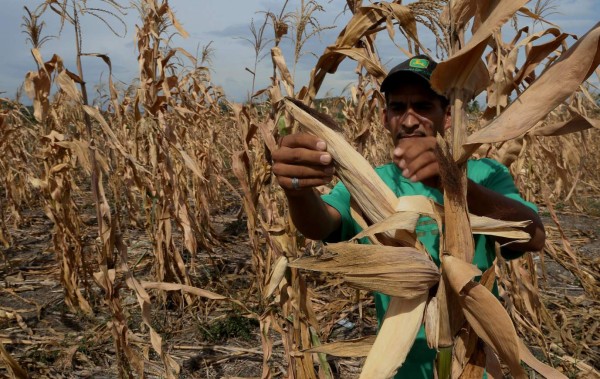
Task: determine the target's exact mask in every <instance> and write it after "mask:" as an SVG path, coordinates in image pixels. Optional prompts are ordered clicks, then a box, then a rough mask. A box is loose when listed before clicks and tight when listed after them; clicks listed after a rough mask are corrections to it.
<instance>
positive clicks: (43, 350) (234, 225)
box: [0, 207, 600, 378]
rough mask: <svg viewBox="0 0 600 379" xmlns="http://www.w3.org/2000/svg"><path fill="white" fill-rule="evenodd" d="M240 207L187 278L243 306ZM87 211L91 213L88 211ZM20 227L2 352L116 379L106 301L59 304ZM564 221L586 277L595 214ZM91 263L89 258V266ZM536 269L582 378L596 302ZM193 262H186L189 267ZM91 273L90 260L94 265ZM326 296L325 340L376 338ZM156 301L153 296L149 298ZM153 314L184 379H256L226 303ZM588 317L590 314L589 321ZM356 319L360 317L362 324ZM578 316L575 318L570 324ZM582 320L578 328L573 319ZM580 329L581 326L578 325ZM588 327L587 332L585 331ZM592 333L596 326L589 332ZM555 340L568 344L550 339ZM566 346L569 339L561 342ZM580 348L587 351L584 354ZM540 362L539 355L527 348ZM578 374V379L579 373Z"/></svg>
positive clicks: (242, 329) (247, 334) (138, 268)
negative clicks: (332, 309) (87, 311)
mask: <svg viewBox="0 0 600 379" xmlns="http://www.w3.org/2000/svg"><path fill="white" fill-rule="evenodd" d="M237 210H238V209H236V207H232V208H231V209H230V210H229V212H224V213H221V214H218V215H215V218H214V220H213V221H214V224H215V225H216V229H217V231H218V232H219V233H220V235H221V242H222V246H221V247H219V248H216V249H215V250H214V251H213V252H210V253H209V252H207V251H198V252H197V253H196V254H195V256H193V257H192V256H185V258H186V259H188V260H190V261H191V260H193V265H192V267H193V268H194V269H193V271H192V272H191V273H190V274H191V276H192V279H193V281H194V284H195V285H196V286H198V287H201V288H206V289H210V290H212V291H214V292H217V293H221V294H224V295H230V296H232V297H235V298H237V299H240V300H241V301H242V302H244V301H247V302H248V303H249V304H252V302H253V298H252V297H253V296H254V294H255V292H256V291H255V290H254V289H253V288H252V280H251V277H252V270H251V262H250V256H251V254H250V248H249V245H248V238H247V230H246V227H245V222H244V220H238V219H237V218H236V214H237ZM90 213H92V212H90ZM23 216H24V222H23V223H22V224H21V225H20V226H19V228H15V229H13V230H10V233H11V235H12V237H13V245H12V247H10V248H8V249H3V250H2V251H1V252H2V256H1V258H2V260H3V261H2V265H0V277H1V278H2V279H3V280H2V282H1V283H0V290H1V292H2V296H1V297H0V325H1V326H2V329H1V330H0V340H1V341H2V343H3V344H4V346H5V347H6V349H7V350H8V351H9V352H10V353H11V354H12V355H13V356H14V357H15V358H16V359H17V360H18V361H19V363H20V364H21V365H22V366H23V367H24V368H25V369H26V370H27V371H28V372H29V374H30V375H31V377H32V378H116V377H118V375H117V367H116V359H115V351H114V345H113V343H112V336H111V333H110V330H109V328H108V327H107V323H108V322H109V321H110V314H109V312H108V309H107V307H106V306H105V305H103V303H102V294H101V293H99V291H98V290H97V288H98V287H97V286H95V285H94V284H92V283H89V285H87V286H85V287H86V288H88V290H87V292H86V296H88V298H90V299H91V302H92V305H93V307H94V310H95V313H94V315H92V316H85V315H83V314H80V313H73V312H71V311H70V310H69V309H68V307H67V306H66V304H65V303H64V297H63V290H62V286H61V285H60V283H59V267H58V265H57V263H56V255H55V253H54V252H53V251H52V241H51V238H52V234H51V233H52V228H53V226H52V223H51V221H50V220H48V219H47V217H46V216H45V215H44V214H43V213H42V212H41V211H40V210H34V211H26V212H24V213H23ZM560 219H561V223H562V225H563V229H564V231H565V233H566V234H567V235H568V237H569V239H570V241H571V244H572V247H573V249H575V250H576V251H577V253H578V254H580V255H581V256H582V257H583V258H584V259H583V262H585V264H587V265H589V266H590V269H592V270H599V269H600V254H599V252H600V242H599V240H598V236H599V235H600V219H599V218H598V217H595V216H593V215H584V214H574V213H568V212H563V213H561V214H560ZM544 221H545V224H546V225H547V226H548V227H550V230H549V237H552V238H556V235H555V233H556V231H554V230H553V229H552V228H551V227H552V225H553V223H552V221H551V219H550V218H549V217H545V218H544ZM86 222H87V223H89V225H90V228H89V230H88V236H87V238H86V240H88V241H89V244H90V246H88V249H87V250H86V251H87V252H88V253H89V252H90V251H92V250H91V246H93V241H94V239H95V234H94V233H95V228H94V227H93V225H94V223H95V220H94V219H93V217H92V216H87V220H86ZM127 243H128V246H129V265H130V267H133V271H134V275H135V276H136V277H137V278H139V279H143V278H146V277H150V275H151V270H152V267H151V265H152V261H151V259H150V254H151V252H152V246H151V242H150V241H148V239H147V238H146V236H145V235H144V233H143V231H141V230H137V231H136V230H131V231H129V235H128V236H127ZM89 259H92V258H91V255H89V256H88V260H89ZM534 259H535V260H536V261H537V262H539V263H540V267H543V269H540V275H541V278H542V279H541V281H540V289H541V294H542V299H543V301H544V302H545V304H546V305H547V307H548V309H549V310H550V312H551V314H553V312H556V314H554V316H555V319H556V322H557V323H559V325H562V326H564V328H569V330H568V333H567V335H568V336H570V338H572V340H574V341H580V342H581V344H582V348H581V349H580V351H579V352H577V354H575V356H574V354H573V353H572V352H567V351H565V347H564V346H561V344H560V343H558V344H555V346H554V347H552V349H553V354H554V356H555V357H556V360H555V362H554V363H555V364H561V363H564V359H565V358H564V357H565V356H567V357H573V356H574V358H573V359H574V360H575V363H574V364H572V365H571V366H573V370H572V371H571V372H566V374H568V375H569V376H570V377H585V376H581V375H582V374H581V370H580V369H581V367H579V369H577V368H575V366H574V365H575V364H577V362H579V363H582V364H584V365H594V366H595V368H596V370H598V369H600V367H599V364H600V363H599V362H597V361H595V362H594V361H590V360H589V359H590V357H592V359H593V357H598V356H600V352H599V351H598V349H599V346H598V336H599V333H600V331H599V329H598V321H595V323H594V321H593V320H591V321H590V320H588V319H586V317H592V316H593V315H594V314H596V315H597V311H598V306H599V301H598V299H592V298H589V296H586V294H585V291H584V290H583V287H582V285H581V283H580V282H579V281H578V279H577V277H575V276H574V275H572V274H571V273H570V272H569V271H567V270H566V269H565V268H564V267H563V266H561V265H560V264H559V263H557V262H556V261H555V260H553V259H552V258H551V257H549V256H548V255H544V256H541V257H540V256H538V257H536V258H534ZM190 263H191V262H190ZM90 265H93V262H90ZM336 291H337V292H336V293H335V294H333V293H332V296H348V298H347V299H345V300H346V308H345V309H341V310H340V312H339V313H338V314H336V315H334V319H335V321H336V322H334V323H333V326H332V327H331V331H330V333H329V335H328V339H329V340H338V339H347V338H352V337H360V336H365V335H372V334H374V332H375V327H376V324H375V318H374V309H373V308H374V306H373V303H372V301H370V299H369V297H368V296H365V297H361V299H360V305H361V307H360V308H361V312H360V313H359V310H358V309H359V307H358V306H357V303H356V300H352V299H350V298H352V297H353V296H352V293H353V292H348V293H346V292H344V291H341V292H340V291H339V289H336ZM120 296H121V298H122V304H123V306H124V308H125V312H126V316H127V318H128V327H129V328H130V329H131V330H132V331H133V333H134V336H138V337H139V338H135V339H132V341H131V342H132V344H134V345H135V346H137V347H138V348H139V349H140V350H141V351H142V352H144V353H145V354H146V362H147V363H146V368H145V370H146V372H147V374H148V377H149V378H159V377H162V376H161V372H162V366H161V364H160V362H159V360H158V359H157V356H156V354H154V352H153V351H152V349H151V348H150V344H149V338H148V331H147V328H145V327H144V326H143V324H142V322H141V316H140V311H139V307H138V305H137V301H136V298H135V296H134V295H133V294H132V293H131V291H129V290H128V289H127V288H126V287H124V286H122V288H121V289H120ZM154 296H158V295H157V294H156V293H154ZM156 303H157V304H159V303H160V304H165V305H163V306H162V307H161V308H156V309H154V310H153V313H152V314H153V317H152V323H153V327H154V328H155V330H156V331H157V332H159V333H160V334H161V335H162V337H163V340H164V342H166V345H167V346H168V347H169V354H171V355H172V356H173V357H174V358H175V359H176V361H177V362H178V363H179V364H180V365H181V368H182V369H181V377H182V378H235V377H239V378H252V377H257V378H258V377H260V375H261V367H262V348H261V342H260V338H259V336H258V323H257V321H256V320H253V319H249V318H247V317H244V316H245V315H244V313H243V312H242V310H241V309H239V308H236V307H235V306H232V305H231V304H229V303H224V302H220V303H219V302H215V301H204V302H201V303H199V304H197V305H195V306H194V307H193V308H192V309H190V308H185V309H184V308H182V307H180V306H177V305H176V302H169V301H163V302H158V301H157V302H156ZM586 312H588V313H589V315H588V316H586ZM360 315H362V317H361V316H360ZM573 315H575V316H573ZM576 315H579V317H581V322H580V323H579V324H578V323H577V321H575V322H574V321H573V317H576ZM577 325H580V326H581V327H579V328H578V327H577ZM590 325H592V326H591V327H590ZM594 325H595V326H594ZM272 337H273V340H274V341H275V343H274V349H273V350H274V353H273V358H272V360H271V367H272V372H273V374H274V375H275V376H276V377H277V376H279V377H281V374H283V373H284V372H285V359H284V356H283V349H282V346H281V343H280V339H279V338H278V335H277V334H276V333H273V334H272ZM555 337H556V338H555V339H557V340H560V339H561V338H563V339H564V337H561V336H555ZM566 342H568V341H566ZM586 348H587V349H590V351H591V353H590V352H589V351H588V352H587V353H586ZM532 350H533V351H534V353H536V355H538V356H540V357H541V350H539V349H536V348H535V347H533V348H532ZM329 362H330V365H331V367H332V369H333V371H334V372H335V374H336V376H337V377H340V378H355V377H357V375H358V373H359V369H360V364H361V360H358V359H335V358H330V361H329ZM578 372H579V374H578ZM0 377H8V372H7V369H6V367H3V366H2V363H0Z"/></svg>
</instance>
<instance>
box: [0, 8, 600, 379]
mask: <svg viewBox="0 0 600 379" xmlns="http://www.w3.org/2000/svg"><path fill="white" fill-rule="evenodd" d="M288 3H289V4H288ZM292 3H294V2H289V1H286V2H285V3H284V5H283V7H282V9H281V10H273V11H267V12H264V13H262V15H263V16H264V17H265V19H264V24H263V25H262V29H261V28H260V27H259V28H258V29H256V26H255V25H254V23H253V24H252V27H251V31H252V33H253V35H254V37H256V38H257V39H256V40H255V41H254V42H255V43H256V44H255V50H256V57H257V61H258V59H259V55H260V53H261V52H262V50H263V48H264V47H265V46H267V48H270V59H271V63H272V76H271V83H270V85H269V86H268V87H266V88H259V89H255V88H252V92H253V96H252V98H251V99H250V100H249V101H248V102H246V103H236V102H234V101H232V100H230V99H229V98H228V96H227V94H226V93H224V91H223V90H222V89H221V88H220V87H219V86H218V83H214V82H213V81H212V79H211V69H210V68H209V64H208V61H209V59H208V56H209V55H210V50H209V49H206V50H205V51H204V54H203V56H202V57H200V58H199V57H197V56H194V55H192V54H190V53H189V52H187V51H185V50H183V49H182V48H180V47H178V46H173V45H172V42H171V37H172V36H173V35H174V34H175V33H178V34H180V35H182V36H186V35H187V32H186V30H185V28H184V26H182V25H181V24H180V23H179V21H178V19H177V16H176V14H175V13H174V11H173V10H172V9H171V7H170V4H169V2H168V1H166V0H139V1H137V2H135V4H134V5H132V6H131V7H132V9H134V10H136V11H137V12H138V13H139V20H138V24H137V25H136V27H135V41H136V51H137V60H138V77H137V78H136V80H135V81H134V82H133V83H131V85H130V86H128V87H127V88H122V87H123V86H119V85H117V84H116V83H114V82H113V77H112V65H113V63H115V62H112V61H111V59H110V57H109V56H108V55H107V54H103V53H94V54H89V53H85V52H83V51H82V49H81V41H80V38H81V35H82V34H85V30H82V29H81V23H80V21H79V17H80V16H81V15H82V14H85V13H86V12H87V13H88V14H89V13H94V12H96V14H97V15H99V16H103V15H106V13H110V14H116V15H118V14H119V12H121V11H123V9H125V8H124V6H123V5H121V4H119V2H118V1H116V0H107V1H104V2H103V4H104V5H105V6H106V7H107V9H105V10H98V9H96V8H88V4H87V3H86V1H80V0H62V1H60V0H47V1H45V2H42V4H41V5H40V6H39V7H37V8H36V9H34V10H30V9H27V8H25V12H24V14H25V20H26V22H25V23H24V27H25V30H24V31H25V33H26V34H27V39H28V41H29V42H30V44H31V46H29V47H28V48H30V50H31V53H32V58H33V59H34V61H35V64H36V66H37V70H34V71H31V72H27V73H23V75H24V85H23V87H24V90H25V93H26V94H27V96H28V98H29V99H30V101H31V103H32V106H31V107H28V106H26V105H25V104H23V102H22V101H21V100H19V99H9V98H3V99H0V100H1V101H0V181H1V183H2V185H1V186H0V254H1V258H2V265H1V266H0V275H1V276H2V278H3V281H2V286H1V287H0V288H1V291H2V294H3V295H2V298H1V299H0V322H1V325H2V330H1V331H0V356H1V358H2V360H1V362H2V363H1V365H0V376H2V377H11V378H71V377H72V378H80V377H82V378H83V377H90V378H92V377H93V378H99V377H119V378H134V377H138V378H188V377H189V378H205V377H206V378H234V377H245V378H250V377H252V378H259V377H260V378H263V379H268V378H292V379H293V378H297V379H310V378H358V377H360V378H390V377H393V375H394V373H395V372H396V370H397V369H398V367H400V365H401V364H402V362H403V361H404V358H405V356H406V352H407V350H408V349H409V348H410V346H411V344H412V342H413V340H414V336H415V334H411V333H412V331H413V330H418V328H419V327H420V325H421V324H422V323H423V322H424V323H425V326H426V330H427V332H428V342H430V343H431V344H432V346H434V347H436V348H438V350H439V351H440V353H439V354H440V357H443V358H440V360H443V359H445V361H446V364H445V366H444V364H440V366H439V367H440V368H439V370H440V371H439V372H438V375H439V377H440V378H441V377H452V378H471V377H473V378H480V377H481V375H482V373H483V371H484V369H485V370H486V371H487V373H488V376H489V377H494V378H501V377H504V376H507V375H510V376H512V377H516V378H525V377H539V376H538V375H541V376H542V377H547V378H565V377H568V378H594V377H600V373H599V371H600V327H599V326H600V321H599V319H600V307H599V304H600V284H599V280H600V259H599V258H598V251H599V249H598V245H597V241H596V238H597V235H598V233H600V228H599V227H598V225H600V224H599V223H598V218H599V217H600V202H599V201H598V198H599V196H600V176H599V175H598V173H597V170H596V168H597V167H599V166H600V152H599V150H598V148H597V147H598V146H600V136H599V135H598V132H597V131H596V130H595V129H597V128H600V119H599V118H598V117H599V115H600V112H599V111H598V104H599V103H598V94H597V89H596V88H594V87H593V86H592V85H591V84H590V83H589V82H588V79H589V78H590V77H592V76H600V72H598V66H599V65H600V24H597V25H595V26H594V27H593V28H592V29H591V30H590V31H589V32H588V33H587V34H585V35H582V36H577V39H575V38H572V37H573V36H572V35H569V34H567V33H565V32H563V31H561V29H560V27H559V26H556V25H550V24H548V23H545V22H544V20H543V17H542V15H540V14H539V12H538V11H539V10H537V9H534V8H530V7H531V4H528V1H526V0H506V1H501V2H500V1H475V0H450V1H446V0H419V1H415V2H411V3H409V4H403V3H402V1H391V2H385V1H384V2H378V3H371V2H363V1H362V0H347V1H346V2H345V4H340V11H346V12H350V13H351V14H352V16H351V18H350V21H349V22H348V24H347V25H346V26H345V28H344V29H343V31H342V32H341V33H340V34H339V36H338V37H337V39H336V40H335V41H325V42H326V43H327V45H328V47H327V48H326V49H325V51H324V52H322V54H321V55H320V56H319V57H318V59H317V61H316V64H315V67H314V69H313V70H312V74H311V77H310V79H309V81H308V82H307V83H305V84H304V85H303V84H301V83H299V82H298V80H297V78H295V77H294V74H295V71H296V70H295V67H296V65H297V63H298V60H299V57H300V55H301V54H302V53H303V46H304V44H305V42H306V41H307V40H308V39H310V38H316V36H317V35H318V34H319V32H320V31H321V30H324V28H326V26H322V25H320V24H319V22H318V13H319V12H320V11H322V8H321V6H320V4H319V3H318V1H316V0H308V1H307V0H302V1H299V2H297V3H298V4H292ZM296 5H297V7H298V8H297V10H295V11H290V10H289V8H288V7H293V6H296ZM528 7H529V8H528ZM536 12H538V13H536ZM42 15H46V16H48V17H57V18H59V19H60V20H61V23H62V24H64V25H65V26H64V27H72V28H74V30H75V36H76V41H75V47H76V49H75V50H76V53H75V55H76V62H77V64H76V67H68V66H67V65H66V64H65V63H64V62H65V60H64V57H60V56H58V55H56V54H51V53H49V52H47V51H45V50H44V48H43V45H44V42H45V41H46V37H45V36H44V35H43V32H42V29H43V28H42V26H43V24H41V21H40V18H41V16H42ZM523 20H529V21H534V22H537V23H539V24H540V25H542V26H545V27H547V28H546V29H542V30H541V31H537V32H533V31H531V32H530V30H529V28H528V27H520V26H519V22H521V23H522V22H523ZM529 21H528V22H529ZM505 24H506V25H507V26H509V27H514V28H515V37H514V38H513V39H512V40H510V41H507V40H506V39H505V38H506V37H505V36H504V37H503V35H502V30H504V29H502V26H503V25H505ZM265 28H270V29H269V32H270V33H271V34H270V35H272V36H273V38H272V39H268V40H267V38H266V37H263V31H264V29H265ZM423 30H425V31H427V32H430V33H431V34H432V35H433V36H434V37H435V41H436V42H435V46H424V45H423V43H422V40H421V39H420V37H419V33H422V32H423ZM386 38H387V39H391V40H393V41H394V42H395V43H396V46H397V47H398V49H399V50H398V56H402V57H403V58H402V60H403V59H404V58H406V57H408V56H412V55H416V54H419V53H427V54H430V55H433V56H436V57H437V58H438V60H439V61H440V64H439V65H438V67H437V69H436V71H435V72H434V74H433V77H432V84H433V86H434V87H435V88H436V89H437V90H438V91H439V92H440V93H444V94H445V95H446V96H447V97H448V99H449V100H450V102H451V104H452V107H453V128H452V133H450V136H447V139H446V140H444V139H440V140H439V145H440V154H442V155H443V156H444V159H445V162H447V164H448V166H449V167H451V169H452V170H453V171H452V172H455V173H456V178H455V179H458V180H454V181H453V183H455V185H450V184H449V185H447V186H444V188H448V189H447V191H446V194H445V196H446V197H445V204H446V206H445V207H442V206H441V205H439V204H436V203H433V202H430V201H427V200H424V199H423V198H418V197H406V198H404V197H401V198H396V197H395V196H394V195H393V194H391V193H389V191H388V192H386V187H385V185H384V184H382V183H379V181H378V178H377V177H376V175H375V174H374V171H373V170H372V169H371V168H372V167H373V166H375V165H379V164H382V163H384V162H387V161H389V151H391V145H390V142H389V137H388V136H387V135H386V132H385V130H384V128H383V127H382V125H381V119H380V112H381V108H382V107H383V106H384V100H383V95H382V94H381V92H380V91H379V86H380V84H381V82H382V80H383V79H384V77H385V75H386V71H387V70H386V69H385V67H384V64H383V63H382V61H381V57H379V55H378V53H377V51H378V50H377V42H378V41H379V40H381V39H386ZM249 41H250V40H249ZM250 42H252V41H250ZM287 43H291V44H292V45H293V46H292V47H293V48H292V49H291V51H292V54H293V55H292V56H286V55H285V54H284V53H283V51H288V50H290V49H284V48H283V46H282V45H283V44H287ZM82 57H86V59H100V60H102V61H103V62H104V63H105V64H106V66H107V69H108V70H109V72H110V73H111V74H110V75H109V76H108V78H107V83H106V91H105V92H104V93H101V94H100V96H99V97H98V98H95V99H90V97H89V94H88V90H89V88H87V87H86V77H85V73H84V71H83V68H82V66H81V58H82ZM519 57H521V58H519ZM523 57H524V58H523ZM385 58H386V59H387V58H388V57H385ZM346 60H350V61H354V62H355V64H356V70H355V72H356V81H355V83H354V84H353V85H352V86H351V87H350V88H349V94H348V96H346V97H344V96H341V97H336V98H323V97H320V95H319V91H320V89H321V86H322V84H323V81H324V79H325V77H326V76H327V75H335V72H336V70H337V69H338V67H339V66H340V64H341V63H342V62H343V61H346ZM288 62H291V64H289V67H288ZM290 67H291V69H290ZM216 69H218V68H216ZM249 71H250V70H249ZM251 72H252V74H253V75H256V64H255V66H254V71H251ZM457 73H460V74H457ZM557 78H560V80H557ZM253 87H254V83H253ZM481 94H484V96H485V98H486V106H485V108H484V109H482V110H479V109H477V110H475V111H473V110H470V111H469V112H467V108H468V105H469V104H470V101H472V99H474V98H475V97H476V96H481ZM516 120H517V121H516ZM298 130H304V131H307V132H309V133H311V134H314V135H317V136H319V137H320V138H323V139H324V140H325V141H327V144H328V146H329V147H330V150H329V151H330V152H331V154H332V155H334V159H335V161H336V162H337V166H336V170H337V171H336V175H337V180H341V181H342V182H344V184H346V185H347V186H348V187H349V189H350V192H351V194H352V196H353V199H354V200H355V201H356V205H357V210H356V214H355V215H354V216H355V218H356V220H358V221H359V223H360V224H361V225H364V226H365V229H364V231H363V233H361V235H360V236H357V238H361V237H366V238H369V239H370V241H371V245H357V244H355V243H354V241H349V242H345V243H339V244H323V243H321V242H320V241H311V240H309V239H307V238H305V237H304V236H302V235H301V234H300V233H299V232H298V231H297V230H296V228H295V227H294V225H293V223H291V219H290V215H289V212H288V209H287V202H286V198H285V195H284V193H283V191H282V189H281V188H280V187H279V186H278V185H277V182H276V180H275V177H274V174H273V173H272V171H271V165H272V160H271V156H272V153H273V152H274V151H276V150H277V149H278V142H279V140H280V138H281V137H282V136H284V135H286V134H289V133H292V132H295V131H298ZM471 156H476V157H491V158H494V159H496V160H498V161H499V162H502V163H503V164H505V165H506V166H507V167H509V168H510V171H511V173H512V175H513V177H514V178H515V183H516V184H517V186H518V188H519V190H520V192H521V194H522V195H523V197H524V198H525V199H526V200H528V201H532V202H534V203H536V204H537V205H538V206H539V207H540V209H541V213H542V216H543V220H544V223H545V230H546V236H547V238H546V244H545V247H544V249H543V250H542V251H538V252H530V253H527V254H525V255H524V256H523V257H521V258H518V259H515V260H511V261H506V260H504V259H503V258H502V257H501V256H500V255H499V254H497V259H496V260H495V263H494V266H493V269H491V270H488V271H486V272H484V273H481V272H478V270H477V269H476V267H474V266H473V265H472V264H471V260H472V251H470V250H472V247H470V246H468V242H465V241H468V240H469V239H470V236H471V235H472V233H479V234H491V235H495V236H502V237H509V238H516V239H519V238H523V232H522V230H521V229H522V227H523V224H522V223H514V222H513V223H510V222H504V221H500V220H492V219H483V218H480V217H476V216H473V215H469V213H468V209H467V208H466V206H465V201H464V198H463V196H464V194H465V190H466V188H462V187H461V186H463V187H464V184H465V180H466V179H465V180H463V179H461V178H463V176H462V175H463V174H464V163H465V161H466V160H467V159H468V158H469V157H471ZM373 175H375V176H373ZM442 180H446V181H448V180H450V179H449V178H442ZM320 190H321V191H322V192H323V193H326V192H327V191H328V190H329V188H325V187H323V188H320ZM419 215H429V216H430V217H432V218H433V219H435V220H436V222H437V223H438V225H440V226H441V225H444V235H443V236H442V238H443V239H444V242H445V246H446V248H445V250H446V253H445V255H444V257H443V259H442V266H441V271H440V269H439V268H438V267H437V266H435V264H433V263H432V261H431V260H429V259H425V258H424V257H425V256H426V255H425V254H423V249H422V246H419V243H418V241H417V238H416V235H415V232H414V229H415V225H414V224H415V222H416V218H418V217H419ZM367 220H368V221H367ZM464 236H467V238H464ZM477 276H481V279H480V280H479V281H474V280H473V278H474V277H477ZM495 281H497V283H498V287H499V291H500V300H498V299H496V298H495V297H494V296H493V295H492V293H491V292H490V291H491V287H492V286H493V285H494V282H495ZM371 291H379V292H385V293H388V294H389V295H390V296H392V303H391V305H390V310H389V311H388V314H386V322H384V323H383V324H382V326H381V333H379V334H377V337H375V335H376V333H377V321H376V318H375V315H374V305H373V300H372V297H371V294H370V292H371ZM452 299H453V300H452ZM449 314H450V315H459V316H460V317H458V318H460V321H461V324H460V325H459V327H458V328H455V327H454V326H453V325H449V323H450V321H448V318H449V317H450V316H448V315H449ZM415 328H416V329H415ZM415 333H416V332H415ZM443 370H446V371H443Z"/></svg>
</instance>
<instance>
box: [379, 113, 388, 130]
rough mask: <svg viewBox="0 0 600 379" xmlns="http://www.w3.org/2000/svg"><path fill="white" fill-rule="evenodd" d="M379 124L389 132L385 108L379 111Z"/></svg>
mask: <svg viewBox="0 0 600 379" xmlns="http://www.w3.org/2000/svg"><path fill="white" fill-rule="evenodd" d="M380 115H381V123H382V124H383V127H384V128H386V129H387V130H390V126H389V125H388V122H387V107H385V108H383V109H382V110H381V113H380Z"/></svg>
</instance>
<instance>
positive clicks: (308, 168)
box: [273, 133, 334, 196]
mask: <svg viewBox="0 0 600 379" xmlns="http://www.w3.org/2000/svg"><path fill="white" fill-rule="evenodd" d="M273 173H274V174H275V176H276V177H277V181H278V182H279V185H280V186H281V187H282V188H283V189H284V190H285V192H286V193H287V194H288V196H294V195H295V194H301V193H303V192H305V190H307V189H312V188H313V187H317V186H321V185H324V184H327V183H329V182H330V181H331V180H332V179H333V174H334V168H333V158H332V157H331V154H329V153H328V152H327V144H326V143H325V141H323V140H322V139H320V138H318V137H315V136H312V135H310V134H306V133H295V134H290V135H287V136H284V137H283V138H282V139H281V143H280V147H279V149H277V150H276V151H274V152H273ZM293 178H297V179H298V180H297V185H296V187H294V185H293V182H292V179H293Z"/></svg>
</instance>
